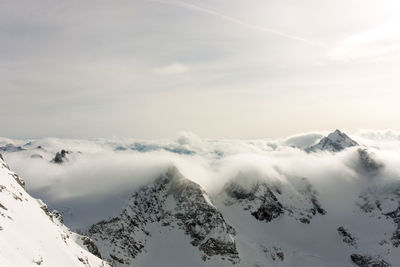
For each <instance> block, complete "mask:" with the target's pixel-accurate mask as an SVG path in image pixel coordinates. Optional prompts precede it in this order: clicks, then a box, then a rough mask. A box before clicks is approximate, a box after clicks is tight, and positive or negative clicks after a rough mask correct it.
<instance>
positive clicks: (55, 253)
mask: <svg viewBox="0 0 400 267" xmlns="http://www.w3.org/2000/svg"><path fill="white" fill-rule="evenodd" d="M23 186H24V182H23V181H22V180H21V179H20V178H19V177H18V175H16V174H15V173H13V172H12V171H10V170H9V168H8V166H7V165H6V163H5V162H4V161H3V158H2V157H1V155H0V266H1V267H22V266H39V265H40V266H51V267H54V266H57V267H58V266H60V267H61V266H65V267H70V266H86V267H89V266H91V267H100V266H102V267H105V266H109V265H108V264H107V263H106V262H104V261H102V260H101V259H99V258H98V257H96V256H94V255H93V254H91V253H90V252H88V251H87V250H86V248H85V247H87V246H89V247H90V241H89V240H88V238H85V237H82V236H79V235H77V234H75V233H73V232H71V231H69V230H68V228H66V227H65V226H64V225H63V224H62V219H61V216H59V214H58V213H57V212H55V213H50V212H49V211H48V209H47V206H46V205H45V204H44V203H43V202H41V201H40V200H37V199H34V198H32V197H31V196H30V195H29V194H28V193H27V192H26V191H25V189H24V187H23ZM85 240H86V242H85ZM76 241H79V242H80V243H81V244H82V247H81V246H79V245H78V244H77V242H76ZM84 243H85V244H84Z"/></svg>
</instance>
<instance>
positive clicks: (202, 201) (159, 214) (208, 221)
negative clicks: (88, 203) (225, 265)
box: [89, 168, 239, 265]
mask: <svg viewBox="0 0 400 267" xmlns="http://www.w3.org/2000/svg"><path fill="white" fill-rule="evenodd" d="M150 224H157V225H160V226H161V227H165V228H166V229H180V230H182V231H183V232H184V233H185V234H186V235H188V236H189V237H190V239H191V244H192V245H193V246H195V247H198V248H199V250H200V251H201V252H202V259H203V260H207V259H209V258H210V257H218V258H220V259H227V260H229V261H231V262H232V263H237V262H239V255H238V252H237V249H236V244H235V240H234V235H235V230H234V229H233V228H232V227H231V226H230V225H229V224H228V223H226V221H225V219H224V218H223V216H222V214H221V213H220V212H219V211H218V210H217V209H216V208H215V207H214V205H213V204H212V203H211V201H210V199H209V198H208V196H207V194H206V193H205V192H204V190H203V189H202V188H201V187H200V186H199V185H198V184H196V183H194V182H192V181H189V180H187V179H186V178H184V177H183V176H182V175H181V174H180V173H179V172H178V170H177V169H176V168H170V169H169V170H168V172H167V173H166V174H163V175H161V176H160V177H159V178H158V179H157V180H156V181H155V182H154V183H151V184H149V185H147V186H144V187H142V188H140V189H139V190H138V191H137V192H135V193H134V194H133V196H132V198H131V199H130V201H129V204H128V206H127V207H126V208H125V210H124V211H123V212H122V214H121V215H120V216H119V217H116V218H113V219H111V220H108V221H102V222H99V223H97V224H95V225H93V226H92V227H91V228H90V230H89V235H90V237H91V238H92V239H93V240H94V242H95V243H96V244H97V245H98V247H99V249H100V252H101V254H102V255H103V256H104V257H105V258H106V259H108V260H110V261H112V262H114V263H115V264H117V265H118V263H121V262H124V264H133V261H134V258H135V257H137V255H138V254H139V253H141V252H142V251H143V250H144V249H145V247H146V243H147V240H148V239H149V238H150V237H151V232H150V230H149V229H148V225H150ZM104 247H107V249H105V250H104V251H102V248H104ZM110 251H111V253H112V255H111V253H110Z"/></svg>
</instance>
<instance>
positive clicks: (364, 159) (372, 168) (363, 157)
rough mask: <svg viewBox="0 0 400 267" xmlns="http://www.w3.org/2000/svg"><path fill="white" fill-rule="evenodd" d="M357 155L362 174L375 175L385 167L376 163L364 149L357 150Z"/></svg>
mask: <svg viewBox="0 0 400 267" xmlns="http://www.w3.org/2000/svg"><path fill="white" fill-rule="evenodd" d="M357 153H358V159H359V165H360V169H361V170H362V172H364V173H366V174H368V175H376V174H378V173H379V172H380V171H381V170H382V169H383V168H384V167H385V165H384V164H383V163H381V162H378V161H377V160H376V159H375V158H374V156H373V155H372V154H371V153H369V152H368V150H367V149H366V148H359V149H358V150H357Z"/></svg>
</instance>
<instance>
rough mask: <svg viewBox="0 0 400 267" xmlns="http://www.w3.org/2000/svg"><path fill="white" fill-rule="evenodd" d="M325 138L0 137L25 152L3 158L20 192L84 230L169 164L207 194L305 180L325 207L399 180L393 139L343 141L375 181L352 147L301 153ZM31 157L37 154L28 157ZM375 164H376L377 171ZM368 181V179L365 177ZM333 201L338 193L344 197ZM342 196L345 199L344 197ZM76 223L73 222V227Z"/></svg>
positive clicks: (383, 134) (363, 135)
mask: <svg viewBox="0 0 400 267" xmlns="http://www.w3.org/2000/svg"><path fill="white" fill-rule="evenodd" d="M325 133H327V132H324V131H323V132H312V133H305V134H299V135H295V136H290V137H288V138H283V139H276V140H272V139H257V140H228V139H226V140H215V139H202V138H200V137H198V136H196V135H195V134H193V133H186V132H183V133H180V134H179V136H178V137H177V138H176V139H174V140H154V141H150V140H136V139H123V140H121V139H118V140H117V139H116V140H106V139H94V140H71V139H55V138H47V139H37V140H11V139H7V138H1V139H0V145H4V144H10V143H11V144H14V145H15V146H21V147H23V148H24V149H25V150H23V151H20V152H4V153H3V156H4V157H5V160H6V162H8V164H9V165H10V167H11V168H12V169H13V170H15V171H16V172H17V173H19V174H20V176H21V177H23V178H24V179H25V180H26V183H27V190H28V192H29V193H31V194H32V195H33V196H35V197H38V198H42V199H43V200H44V201H45V202H47V203H48V204H49V205H50V207H51V208H56V209H59V210H60V211H62V212H63V213H64V217H65V220H66V223H67V224H70V226H71V227H74V228H84V227H87V226H89V225H91V224H93V223H95V222H97V221H99V220H101V219H104V218H107V217H109V216H115V215H117V214H119V212H120V211H121V209H122V207H123V205H124V203H125V202H126V201H127V200H128V199H129V197H130V195H131V194H132V192H133V191H134V190H136V189H138V188H139V187H140V186H142V185H145V184H147V183H149V182H151V181H152V180H154V179H156V178H157V177H158V176H159V175H160V174H161V173H162V172H165V171H166V170H167V168H168V167H169V166H171V165H174V166H176V167H177V168H178V169H179V171H180V172H181V173H182V174H183V175H184V176H185V177H187V178H188V179H190V180H193V181H195V182H197V183H199V184H200V185H201V186H202V187H203V188H204V189H205V190H206V191H207V192H208V193H209V194H210V195H211V196H216V195H218V194H219V193H220V192H221V190H222V188H223V187H224V185H225V184H226V183H227V182H228V181H230V180H231V179H233V178H235V177H238V176H240V177H241V179H242V180H243V181H244V183H252V182H254V181H255V180H258V179H262V180H265V181H269V182H271V181H279V182H282V183H287V182H288V180H287V179H288V178H289V177H306V178H307V179H308V180H309V181H310V182H311V183H312V184H313V186H314V187H315V188H316V189H317V190H318V191H320V192H323V194H322V193H321V195H323V198H322V200H321V201H322V202H323V204H324V205H328V206H329V205H331V203H338V202H342V204H343V207H345V203H346V202H347V201H350V199H351V201H354V198H357V197H358V194H359V190H360V188H362V187H363V186H366V185H365V184H366V183H367V182H368V183H370V182H371V181H373V182H376V183H392V182H400V178H399V177H400V176H399V174H400V154H399V153H398V151H399V149H400V133H399V132H395V131H391V130H387V131H368V130H364V131H359V132H357V133H355V134H353V135H350V136H351V137H352V138H353V139H354V140H356V141H357V142H358V143H359V144H360V145H361V147H360V148H362V149H367V150H366V151H367V152H368V153H367V154H366V155H367V156H368V157H370V158H371V159H372V160H373V161H374V162H375V161H376V162H378V163H379V164H380V163H382V168H380V169H379V172H378V175H377V177H378V178H377V177H375V174H374V175H370V174H369V172H366V171H365V170H364V169H365V166H364V165H362V164H363V162H360V152H359V150H358V149H359V148H358V147H356V148H349V149H346V150H344V151H342V152H339V153H335V154H332V153H329V152H323V151H321V152H317V153H306V152H304V150H303V149H304V148H305V147H308V146H311V145H313V144H315V143H316V142H317V141H318V140H319V139H320V138H321V137H322V136H324V135H325ZM61 149H65V150H67V151H70V153H68V154H67V160H66V161H65V162H64V163H63V164H54V163H51V162H50V161H51V159H52V158H53V157H54V155H55V153H56V152H57V151H60V150H61ZM32 155H40V156H41V157H42V158H39V157H32ZM379 164H378V165H379ZM369 176H371V177H369ZM346 191H348V193H347V194H343V196H342V197H341V198H340V199H338V197H337V196H338V195H337V194H338V192H346ZM346 196H348V197H346ZM76 218H80V219H79V220H78V221H77V220H76Z"/></svg>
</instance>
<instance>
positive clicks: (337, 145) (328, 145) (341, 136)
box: [306, 129, 358, 152]
mask: <svg viewBox="0 0 400 267" xmlns="http://www.w3.org/2000/svg"><path fill="white" fill-rule="evenodd" d="M353 146H358V143H357V142H356V141H354V140H353V139H351V138H350V137H349V136H348V135H347V134H345V133H344V132H341V131H340V130H338V129H336V130H335V131H334V132H332V133H330V134H329V135H328V136H326V137H324V138H322V139H321V140H320V141H319V143H318V144H316V145H313V146H311V147H309V148H307V149H306V151H307V152H315V151H318V150H323V151H329V152H339V151H342V150H344V149H346V148H348V147H353Z"/></svg>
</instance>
